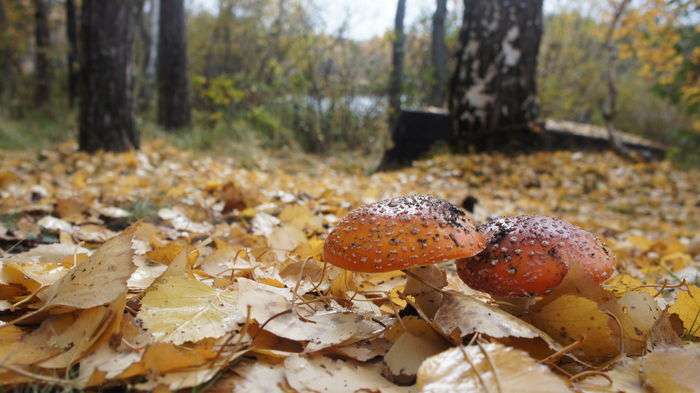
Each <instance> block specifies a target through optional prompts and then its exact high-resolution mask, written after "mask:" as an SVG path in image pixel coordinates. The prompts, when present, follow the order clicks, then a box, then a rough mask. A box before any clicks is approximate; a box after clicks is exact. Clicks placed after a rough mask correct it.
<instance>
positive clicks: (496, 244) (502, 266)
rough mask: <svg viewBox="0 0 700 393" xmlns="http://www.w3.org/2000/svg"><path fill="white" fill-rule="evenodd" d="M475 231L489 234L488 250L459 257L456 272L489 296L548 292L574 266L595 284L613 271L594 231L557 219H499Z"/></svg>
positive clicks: (520, 217) (605, 251)
mask: <svg viewBox="0 0 700 393" xmlns="http://www.w3.org/2000/svg"><path fill="white" fill-rule="evenodd" d="M479 230H480V231H481V232H482V233H484V235H485V236H486V238H487V242H488V244H487V246H486V248H485V249H484V250H483V251H482V252H481V253H479V254H478V255H476V256H474V257H471V258H466V259H461V260H459V261H457V272H458V273H459V276H460V278H462V280H463V281H464V282H465V283H467V285H469V286H470V287H472V288H474V289H478V290H481V291H484V292H488V293H490V294H492V295H497V296H508V297H520V296H533V295H542V294H545V293H548V292H549V291H551V290H552V289H554V288H555V287H557V286H558V285H559V284H560V283H561V282H562V280H563V279H564V277H565V276H566V275H567V273H568V272H569V271H570V270H571V269H572V268H573V266H574V264H578V265H577V266H580V267H581V268H582V269H581V270H582V271H583V272H584V273H583V274H584V275H585V276H587V277H588V279H590V280H592V281H593V282H594V283H596V284H599V283H601V282H603V281H605V280H606V279H607V278H609V277H610V276H611V274H612V273H613V271H614V269H615V263H614V259H613V258H612V257H611V255H610V254H609V252H608V251H607V249H606V248H605V247H604V246H603V245H602V244H601V242H600V241H599V240H598V239H597V238H596V237H595V236H594V235H593V234H591V233H590V232H587V231H584V230H583V229H581V228H579V227H577V226H575V225H572V224H569V223H568V222H565V221H562V220H559V219H556V218H552V217H543V216H518V217H508V218H499V219H495V220H491V221H489V222H487V223H486V224H484V225H482V226H480V227H479Z"/></svg>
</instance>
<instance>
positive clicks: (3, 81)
mask: <svg viewBox="0 0 700 393" xmlns="http://www.w3.org/2000/svg"><path fill="white" fill-rule="evenodd" d="M7 30H8V23H7V11H6V10H5V3H4V2H2V1H0V73H2V75H3V77H2V78H0V101H2V100H3V99H4V98H5V96H6V94H7V93H8V90H10V89H9V86H10V81H9V80H10V79H11V78H12V75H11V74H10V70H11V67H10V65H11V60H10V56H11V55H12V53H11V52H10V51H9V50H8V48H7V45H6V40H7V39H6V34H7Z"/></svg>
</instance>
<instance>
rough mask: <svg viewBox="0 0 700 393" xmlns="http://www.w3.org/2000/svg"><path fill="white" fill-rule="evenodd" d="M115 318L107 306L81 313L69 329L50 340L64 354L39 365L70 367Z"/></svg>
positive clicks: (45, 366)
mask: <svg viewBox="0 0 700 393" xmlns="http://www.w3.org/2000/svg"><path fill="white" fill-rule="evenodd" d="M120 312H122V311H121V310H120ZM114 317H115V314H114V313H113V312H111V310H110V309H109V307H105V306H99V307H93V308H90V309H87V310H82V311H80V312H79V313H78V315H77V317H76V320H75V322H74V323H73V324H72V325H71V327H70V328H69V329H66V330H65V331H64V332H62V333H61V334H57V335H55V336H53V337H52V338H51V340H50V344H51V345H52V346H54V347H56V348H59V349H61V350H62V351H64V352H63V353H61V354H60V355H58V356H56V357H53V358H51V359H49V360H46V361H44V362H42V363H40V364H39V365H40V366H41V367H44V368H65V367H68V366H70V365H71V364H72V363H73V362H74V361H76V360H77V359H78V358H79V357H80V355H82V354H83V353H84V352H85V351H87V350H88V349H89V348H90V347H91V346H92V344H94V343H95V342H96V341H97V340H98V339H99V338H100V335H101V333H102V331H104V328H106V326H107V324H108V323H109V321H110V319H111V318H114Z"/></svg>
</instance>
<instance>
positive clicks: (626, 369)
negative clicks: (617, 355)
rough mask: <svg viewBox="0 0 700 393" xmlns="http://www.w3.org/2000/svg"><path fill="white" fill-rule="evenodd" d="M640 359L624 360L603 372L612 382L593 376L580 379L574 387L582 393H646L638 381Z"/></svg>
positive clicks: (640, 381)
mask: <svg viewBox="0 0 700 393" xmlns="http://www.w3.org/2000/svg"><path fill="white" fill-rule="evenodd" d="M640 363H641V359H640V358H624V359H622V360H621V361H620V362H619V363H618V364H616V365H615V367H614V368H613V369H612V370H608V371H606V372H605V374H607V376H608V377H609V378H610V379H611V380H612V382H610V381H609V380H608V379H606V378H605V377H603V376H600V375H593V376H591V377H589V378H585V379H582V380H581V381H579V382H577V383H576V384H575V387H576V388H577V389H579V390H580V391H581V392H583V393H620V392H624V393H648V391H647V389H646V388H644V386H642V380H641V379H640V375H639V372H640Z"/></svg>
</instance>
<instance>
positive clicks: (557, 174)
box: [0, 140, 700, 392]
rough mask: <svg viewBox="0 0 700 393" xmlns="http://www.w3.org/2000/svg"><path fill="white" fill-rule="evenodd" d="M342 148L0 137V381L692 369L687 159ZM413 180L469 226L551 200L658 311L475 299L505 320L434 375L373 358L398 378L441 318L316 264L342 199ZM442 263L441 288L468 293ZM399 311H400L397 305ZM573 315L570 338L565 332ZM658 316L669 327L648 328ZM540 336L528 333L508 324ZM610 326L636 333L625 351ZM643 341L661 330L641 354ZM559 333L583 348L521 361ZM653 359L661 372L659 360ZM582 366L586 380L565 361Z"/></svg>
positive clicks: (698, 222)
mask: <svg viewBox="0 0 700 393" xmlns="http://www.w3.org/2000/svg"><path fill="white" fill-rule="evenodd" d="M359 163H360V164H358V160H351V159H350V158H348V159H340V158H328V159H319V158H314V157H308V156H301V155H293V156H285V155H284V154H274V155H269V154H261V155H260V156H259V157H257V156H256V157H254V160H252V164H251V160H250V159H249V158H247V163H246V164H245V165H241V161H240V160H238V159H237V157H235V156H230V155H229V156H207V155H205V154H203V153H196V152H188V151H183V150H179V149H177V148H174V147H172V146H171V145H168V144H166V143H165V142H162V141H157V140H156V141H150V142H148V143H146V145H145V146H144V147H143V149H142V150H141V151H139V152H133V153H126V154H107V153H101V154H97V155H94V156H89V155H86V154H83V153H77V152H75V146H74V145H72V144H63V145H61V146H59V147H56V148H51V149H47V150H42V151H41V152H3V154H2V158H0V247H1V248H0V250H1V253H0V255H2V259H0V385H1V384H21V383H45V384H50V385H63V386H66V387H70V388H86V387H90V386H109V385H115V384H117V385H118V384H128V386H129V387H131V388H138V389H142V390H154V389H159V391H168V390H169V389H170V390H175V389H180V388H189V387H198V388H196V390H195V391H202V390H203V389H204V387H206V388H207V389H210V390H207V391H220V392H224V391H241V392H243V391H245V392H255V391H260V392H263V391H264V392H269V391H275V387H277V390H279V391H316V390H319V389H321V388H324V387H328V386H335V389H336V390H337V391H352V389H367V390H372V391H375V390H378V391H389V392H391V391H418V390H419V387H421V388H423V389H427V390H430V389H429V388H428V387H429V386H430V387H432V388H434V390H432V391H450V390H454V389H458V388H465V387H466V386H472V387H474V386H479V384H482V385H484V386H489V385H494V384H495V386H497V387H498V389H500V388H503V391H508V389H507V388H506V387H507V386H510V385H509V384H511V383H516V381H517V383H518V384H519V385H518V386H520V387H522V386H532V387H533V388H534V387H537V388H536V389H535V390H537V391H560V390H561V387H562V386H568V388H571V389H573V388H577V389H582V390H584V391H587V390H586V389H588V388H587V387H586V386H592V385H596V384H597V385H601V384H602V385H605V384H607V383H608V382H607V381H606V380H605V379H603V378H602V377H600V375H599V374H600V372H599V371H600V370H602V371H607V377H608V378H610V379H611V380H612V384H613V385H612V386H611V387H610V388H611V389H612V387H616V388H620V387H622V388H624V389H626V390H627V391H644V389H645V387H644V386H646V387H655V386H657V387H658V386H659V384H663V383H667V382H664V381H667V379H664V378H665V376H669V375H670V378H671V379H672V380H673V381H675V382H674V383H677V384H679V385H678V386H683V385H684V384H686V383H687V384H689V385H687V386H697V385H693V383H697V379H698V378H699V375H700V373H699V372H695V371H697V370H695V371H694V370H693V369H692V368H693V367H696V368H697V363H694V362H693V361H689V362H684V361H682V359H686V358H684V356H685V357H687V356H690V357H691V358H692V356H695V357H697V356H698V353H699V352H700V346H698V345H696V344H692V342H694V341H696V340H697V339H698V338H699V337H700V329H698V327H699V326H700V318H699V317H698V316H699V315H700V301H699V300H698V299H699V298H698V297H697V296H700V289H698V288H697V286H698V285H700V275H699V272H700V189H699V186H698V185H699V184H700V171H698V170H691V171H681V170H678V169H676V168H674V166H673V165H671V164H670V163H669V162H665V161H661V162H650V163H630V162H626V161H623V160H621V159H619V158H618V157H617V156H615V155H613V154H612V153H605V152H599V153H591V152H585V153H584V152H541V153H534V154H529V155H520V156H515V157H506V156H503V155H499V154H473V155H466V156H453V155H438V156H435V157H433V158H432V159H428V160H422V161H419V162H416V163H415V164H414V165H413V167H410V168H406V169H403V170H399V171H395V172H387V173H376V174H372V175H367V174H366V173H365V171H364V168H363V165H362V164H364V162H363V161H362V160H359ZM415 193H419V194H426V193H427V194H433V195H436V196H438V197H442V198H445V199H447V200H449V201H452V202H453V203H455V204H458V205H462V204H463V201H464V200H465V198H467V197H471V198H468V199H470V200H472V201H476V204H475V207H474V214H473V215H474V217H475V219H476V220H477V221H478V222H480V223H481V222H484V221H486V220H487V218H488V217H490V216H495V215H499V216H500V215H523V214H533V215H550V216H556V217H559V218H562V219H564V220H567V221H569V222H571V223H573V224H576V225H578V226H580V227H582V228H584V229H586V230H588V231H591V232H593V233H595V234H597V235H598V236H599V237H600V238H601V239H603V240H604V242H605V243H606V244H607V245H608V246H609V247H610V249H611V250H612V252H613V253H614V254H615V256H616V258H617V263H618V276H617V278H615V279H613V281H611V283H609V288H610V290H611V291H612V292H611V293H614V294H615V296H619V297H620V298H621V299H627V300H629V298H626V297H625V296H627V295H630V294H631V295H635V296H637V295H639V296H646V298H645V299H647V298H649V299H652V298H653V300H651V301H652V302H654V307H657V306H658V308H659V310H665V311H664V312H662V313H661V314H659V313H656V314H654V318H653V323H652V325H654V326H653V327H652V325H649V326H648V327H647V328H648V329H647V330H644V331H643V332H641V333H640V332H637V333H639V334H637V333H630V334H627V333H625V334H622V333H620V331H623V330H626V329H627V328H628V327H630V326H628V325H627V324H626V321H625V320H622V321H620V320H619V319H618V320H611V319H610V318H608V317H606V316H605V315H606V314H605V313H604V312H603V311H601V310H599V309H598V308H597V307H595V304H594V307H593V308H591V309H589V308H586V307H585V306H586V304H583V303H581V304H579V303H576V302H579V301H580V302H583V301H584V300H582V299H571V302H573V303H575V304H577V305H579V306H580V307H577V308H575V309H574V311H571V310H569V311H567V310H566V309H562V310H550V311H552V313H554V312H555V311H556V315H557V318H556V319H557V321H553V320H552V319H547V318H545V316H542V315H541V316H540V318H539V319H538V318H524V319H526V320H527V322H528V323H532V324H534V325H536V327H537V328H539V329H541V331H540V330H537V332H538V333H536V334H535V335H527V334H520V335H519V334H518V333H517V331H521V330H522V329H520V330H518V329H519V328H522V326H521V325H520V324H525V323H526V322H525V321H523V320H521V319H518V318H514V317H507V316H504V315H505V314H504V313H503V312H502V311H501V310H500V308H498V306H497V305H495V304H490V303H489V304H488V306H486V305H485V304H486V303H481V302H479V306H474V307H477V308H479V307H489V310H491V311H490V312H489V313H488V315H489V316H491V315H492V313H495V314H496V315H500V317H499V318H502V320H500V322H498V324H499V325H500V326H501V327H504V326H505V327H506V328H508V329H507V330H508V331H509V332H511V333H509V334H504V333H501V334H499V333H497V332H494V331H493V330H489V329H490V328H489V327H488V326H487V327H483V326H482V327H479V328H474V330H473V331H476V332H478V333H480V337H478V338H477V339H476V340H475V343H476V344H478V345H472V346H468V347H465V348H466V350H465V351H463V352H462V354H460V352H456V353H457V354H458V356H462V355H464V356H466V357H469V356H471V357H473V359H474V361H473V362H469V363H464V364H462V365H460V366H455V367H454V369H456V370H461V371H460V372H461V374H460V376H459V378H457V379H452V380H451V381H452V382H446V381H447V380H443V381H441V380H440V375H441V374H440V373H447V372H448V371H445V370H436V369H435V368H434V367H433V368H431V367H430V364H428V363H430V362H425V363H423V368H421V370H420V371H419V372H418V385H413V386H409V387H399V386H396V385H394V384H392V383H391V382H388V381H387V379H385V378H384V377H382V376H381V374H382V373H383V374H384V375H388V376H390V377H392V378H393V379H394V380H395V381H400V380H402V379H403V380H404V381H406V380H408V381H410V380H412V378H414V376H415V374H416V370H417V368H418V365H420V364H421V362H423V360H424V359H425V358H427V357H428V356H431V355H436V356H439V357H441V358H438V359H442V360H441V361H444V362H447V363H446V364H449V361H450V360H449V359H450V356H452V357H454V353H451V352H450V351H449V350H448V349H449V347H450V345H449V343H448V342H447V341H446V340H444V339H443V338H442V337H441V336H440V335H438V334H436V333H435V332H436V331H437V332H439V333H441V334H444V333H446V332H445V331H441V325H440V323H439V322H438V321H427V322H426V321H425V320H422V319H421V318H419V317H417V316H415V310H414V311H413V312H412V313H413V314H414V315H410V314H411V312H408V311H406V310H408V309H410V308H411V307H410V306H408V308H406V307H407V303H406V299H404V298H402V296H401V295H400V289H401V288H403V287H404V286H405V281H406V277H405V276H404V275H403V274H402V273H400V272H397V273H391V274H387V273H384V274H379V275H374V276H373V275H368V274H361V275H357V274H356V275H350V274H347V273H345V272H343V271H340V270H339V269H335V268H332V267H326V266H325V265H323V263H322V258H321V254H322V246H323V239H324V238H325V235H326V234H327V232H328V230H329V228H332V227H333V225H334V223H336V222H337V220H338V219H339V218H341V217H343V216H344V215H345V214H346V213H347V212H349V211H350V210H351V209H353V208H355V207H358V206H360V205H361V204H362V203H367V202H372V201H376V200H380V199H384V198H388V197H392V196H397V195H403V194H415ZM110 238H111V239H112V240H110V241H109V242H107V243H105V242H106V241H107V239H110ZM48 244H50V245H48ZM95 250H97V251H95ZM88 255H90V256H89V257H88ZM119 261H121V262H123V263H119ZM447 270H448V282H449V284H448V286H447V289H450V290H453V291H455V293H457V292H459V293H461V294H462V295H460V296H464V297H465V298H467V297H468V298H469V299H480V300H483V299H484V298H485V297H484V295H483V294H478V293H477V294H475V293H473V292H474V291H470V290H469V289H468V288H466V287H464V285H463V284H462V285H461V286H460V284H459V283H457V282H456V281H455V280H454V271H453V269H451V268H449V266H448V268H447ZM377 294H381V296H378V295H377ZM642 294H643V295H642ZM445 296H447V295H445ZM409 300H410V299H409ZM647 300H648V299H647ZM630 301H631V300H630ZM645 301H646V300H645ZM621 302H622V300H621ZM552 304H554V303H552ZM631 304H633V306H632V308H633V309H634V304H639V303H634V301H632V303H631ZM644 304H645V305H648V303H644ZM462 307H467V306H465V305H464V304H462ZM470 307H471V306H470ZM401 309H404V311H405V312H403V313H402V314H401V315H408V316H405V317H404V318H403V320H401V321H398V320H397V316H398V315H399V314H398V312H399V310H401ZM290 310H293V311H294V312H291V311H290ZM586 310H587V311H586ZM419 311H420V310H419ZM462 311H464V310H462ZM567 312H568V314H567ZM499 313H500V314H499ZM601 313H602V314H601ZM502 314H503V315H502ZM562 314H563V316H562ZM508 315H510V314H508ZM599 315H602V316H603V317H602V318H601V319H598V320H596V319H595V318H596V317H597V316H599ZM567 316H568V317H569V320H567ZM588 317H590V321H593V322H590V324H589V325H586V326H587V327H586V329H588V333H586V332H584V333H586V334H589V336H586V334H583V336H582V337H584V336H585V337H586V338H585V340H584V341H583V344H582V343H581V342H577V338H576V335H575V334H573V333H571V331H570V330H571V329H574V330H575V329H576V326H580V325H581V323H580V322H581V321H582V320H583V319H584V318H585V319H586V320H588ZM509 318H512V319H509ZM661 320H663V321H666V322H668V323H667V325H668V326H672V327H673V331H674V332H675V333H669V332H668V331H666V332H664V333H663V334H662V333H660V332H659V331H660V330H657V326H658V325H659V324H660V322H659V321H661ZM561 321H565V322H566V321H568V322H570V323H571V324H572V325H566V323H565V322H561ZM460 323H464V322H460ZM635 323H636V322H635ZM562 324H563V325H562ZM486 325H488V324H486ZM523 326H524V325H523ZM526 326H527V329H531V328H532V327H531V325H529V324H527V325H526ZM634 328H637V326H636V325H635V326H634ZM480 329H483V330H480ZM527 329H526V330H527ZM532 329H534V328H532ZM567 329H569V331H568V333H567V334H560V333H561V332H562V331H566V330H567ZM616 329H617V330H616ZM658 329H661V328H658ZM642 330H643V329H642ZM528 331H530V330H528ZM533 331H534V330H533ZM591 331H594V332H595V333H590V332H591ZM616 331H617V332H618V333H617V334H616V333H615V332H616ZM409 333H410V334H409ZM547 333H549V335H551V336H552V337H554V340H552V338H550V337H549V335H547ZM465 334H466V333H465ZM674 334H675V335H674ZM409 335H410V337H409ZM447 335H448V336H449V332H447ZM630 335H631V336H630ZM669 335H674V339H670V338H669ZM404 336H405V337H404ZM509 336H512V337H509ZM632 336H634V337H632ZM659 336H663V337H662V338H659ZM537 337H539V338H540V339H542V341H539V340H537V342H538V344H536V345H528V344H524V343H523V342H524V341H527V340H535V339H536V338H537ZM615 337H617V338H615ZM640 337H642V338H640ZM409 338H410V340H409ZM518 340H520V341H518ZM625 340H631V341H635V340H636V342H637V344H634V345H632V344H630V345H628V346H627V347H625V346H624V345H623V348H626V350H624V352H625V353H620V342H626V341H625ZM640 340H641V341H643V344H642V345H641V347H639V342H640ZM556 341H558V343H557V342H556ZM545 342H548V343H550V344H549V345H547V344H545ZM660 342H664V343H666V344H669V343H671V342H672V343H673V344H674V345H675V346H676V347H673V348H671V349H669V348H667V347H664V348H666V349H663V350H660V351H655V352H651V354H648V355H646V356H643V357H640V356H638V355H642V354H644V353H646V351H647V347H648V348H651V347H652V346H654V345H656V344H658V343H660ZM572 343H575V345H574V347H576V348H575V351H574V349H572V351H574V352H573V353H575V354H576V356H577V357H578V359H585V361H583V360H576V361H572V360H571V359H573V358H567V357H565V356H555V357H553V358H548V360H547V362H545V363H546V364H548V365H549V366H550V367H549V368H547V367H542V366H541V365H538V364H537V363H536V361H535V360H536V359H542V358H545V357H547V356H549V355H551V353H552V352H553V351H557V350H561V345H569V344H572ZM683 343H685V344H687V345H686V346H685V347H684V348H685V349H683V350H681V349H679V348H680V345H681V344H683ZM404 346H406V347H405V348H404ZM477 346H478V348H477ZM633 347H635V348H637V347H639V348H642V347H643V348H642V349H639V348H638V350H637V351H635V350H631V349H630V348H633ZM406 348H411V349H412V351H410V352H411V354H410V355H406V353H405V352H402V351H407V349H406ZM415 348H419V349H420V350H417V351H416V350H414V349H415ZM512 348H517V349H516V350H513V351H510V352H508V351H509V350H510V349H512ZM387 351H388V352H387ZM443 351H445V352H443ZM320 354H323V355H327V356H320ZM438 354H439V355H438ZM481 354H485V356H482V357H481V358H480V356H481ZM625 354H626V355H628V356H629V357H625V356H624V355H625ZM633 355H634V356H633ZM652 355H654V356H656V357H651V356H652ZM329 356H330V357H329ZM382 359H383V360H382ZM479 359H481V360H479ZM484 359H486V360H484ZM669 359H670V361H673V362H674V364H677V366H675V368H677V369H678V370H675V368H674V370H671V371H663V373H666V374H663V373H662V374H663V375H661V374H658V373H661V371H660V370H664V369H663V367H662V366H663V365H664V364H668V363H667V362H668V361H669ZM688 359H690V358H688ZM462 361H463V359H462ZM512 362H516V363H517V367H515V368H514V367H513V366H512V364H511V363H512ZM686 363H689V364H686ZM470 364H471V366H469V365H470ZM693 364H695V366H693ZM78 365H79V366H78ZM583 365H586V366H583ZM594 365H599V366H600V367H598V368H596V367H595V366H594ZM469 367H471V371H470V370H469ZM489 367H490V368H492V369H494V370H498V372H497V373H496V374H497V376H494V373H489V372H488V370H489ZM518 370H519V371H518ZM522 370H526V371H527V375H523V374H522V373H523V371H522ZM528 370H529V371H528ZM231 371H233V372H231ZM583 371H591V372H590V373H588V374H584V375H586V376H589V378H579V376H576V377H573V376H574V375H575V374H578V373H580V372H583ZM642 371H644V372H642ZM659 375H660V376H659ZM443 376H444V375H443ZM448 379H449V378H448ZM339 381H342V382H339ZM341 383H344V384H345V385H342V387H339V386H340V385H339V384H341ZM440 384H442V385H440ZM450 384H452V385H450ZM470 384H471V385H470ZM530 384H531V385H530ZM417 386H418V387H417ZM440 386H441V388H442V389H443V390H440ZM547 387H549V388H550V390H546V389H545V388H547ZM285 389H286V390H285ZM498 389H494V388H492V389H491V391H498ZM523 389H525V388H523ZM565 389H566V387H565ZM634 389H637V390H634ZM525 390H526V389H525ZM525 390H522V391H525ZM589 391H597V390H589ZM611 391H613V390H611Z"/></svg>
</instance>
